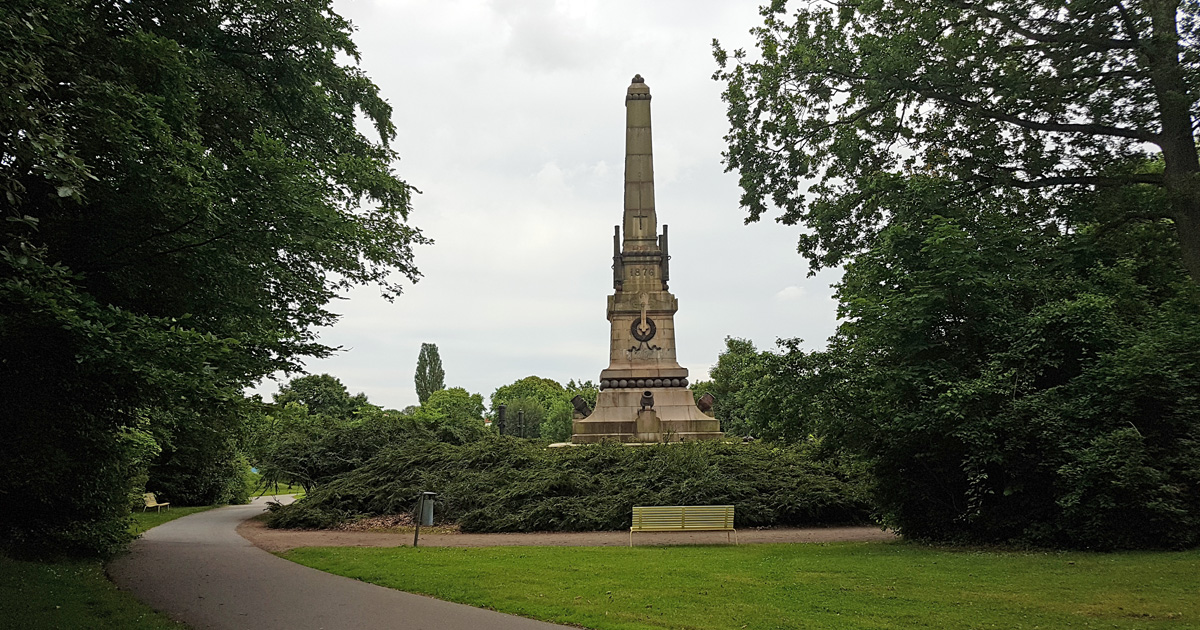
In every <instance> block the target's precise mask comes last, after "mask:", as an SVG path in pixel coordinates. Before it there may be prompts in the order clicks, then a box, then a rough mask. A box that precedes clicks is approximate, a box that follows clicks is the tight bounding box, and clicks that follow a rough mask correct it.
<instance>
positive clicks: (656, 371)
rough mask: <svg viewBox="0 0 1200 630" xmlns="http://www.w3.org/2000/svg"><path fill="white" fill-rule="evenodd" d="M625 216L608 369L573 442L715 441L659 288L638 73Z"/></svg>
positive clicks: (659, 244)
mask: <svg viewBox="0 0 1200 630" xmlns="http://www.w3.org/2000/svg"><path fill="white" fill-rule="evenodd" d="M625 119H626V129H625V215H624V221H623V225H619V226H617V227H616V233H615V234H614V236H613V289H614V292H613V294H612V295H610V296H609V297H608V321H609V323H610V324H611V325H612V334H611V335H610V338H609V364H608V369H606V370H603V371H601V372H600V394H599V396H598V397H597V398H596V409H595V410H593V411H592V412H591V414H590V415H586V416H584V417H579V416H583V415H584V414H577V416H576V419H575V420H574V421H573V423H572V436H571V441H572V442H574V443H576V444H582V443H592V442H603V441H618V442H675V441H683V440H715V439H718V438H721V437H723V434H722V433H721V426H720V423H719V422H718V421H717V419H716V418H713V417H712V416H709V415H707V414H705V413H704V412H703V411H700V409H699V408H698V407H697V406H696V403H695V401H694V399H693V397H692V392H691V390H689V389H688V387H687V386H688V379H687V376H688V371H687V369H686V368H683V367H680V365H679V363H678V362H677V361H676V359H675V312H676V311H677V310H679V303H678V301H677V300H676V299H675V296H674V295H671V293H670V291H668V290H667V281H668V280H669V279H670V278H669V267H668V262H669V260H670V256H668V254H667V226H665V225H664V226H663V231H662V234H661V235H659V234H658V216H657V214H656V213H655V209H654V154H653V151H652V144H651V140H650V88H649V87H647V86H646V83H645V81H643V80H642V77H641V75H637V76H635V77H633V83H632V84H631V85H630V86H629V90H628V91H627V93H626V96H625Z"/></svg>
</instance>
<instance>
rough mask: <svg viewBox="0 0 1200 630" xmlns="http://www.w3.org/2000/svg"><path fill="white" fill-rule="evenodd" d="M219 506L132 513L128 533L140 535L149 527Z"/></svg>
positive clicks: (173, 508)
mask: <svg viewBox="0 0 1200 630" xmlns="http://www.w3.org/2000/svg"><path fill="white" fill-rule="evenodd" d="M216 507H221V506H219V505H200V506H196V507H172V508H171V509H170V510H167V509H163V510H162V511H160V512H155V511H153V510H147V511H145V512H134V513H133V523H132V524H130V526H129V532H130V533H131V534H134V535H141V534H142V533H143V532H145V531H146V530H148V529H150V528H151V527H158V526H159V525H162V524H163V523H166V522H168V521H173V520H175V519H177V518H183V517H185V516H187V515H188V514H195V513H196V512H203V511H205V510H211V509H213V508H216Z"/></svg>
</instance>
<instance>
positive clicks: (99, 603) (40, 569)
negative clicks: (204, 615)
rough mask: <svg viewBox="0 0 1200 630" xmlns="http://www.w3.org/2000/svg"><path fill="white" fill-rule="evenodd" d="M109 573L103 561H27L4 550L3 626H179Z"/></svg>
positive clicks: (0, 564) (0, 571)
mask: <svg viewBox="0 0 1200 630" xmlns="http://www.w3.org/2000/svg"><path fill="white" fill-rule="evenodd" d="M183 627H184V626H183V625H181V624H177V623H175V622H173V621H171V620H170V619H168V618H167V617H166V615H161V614H159V613H156V612H154V611H153V610H151V609H150V608H149V607H148V606H146V605H145V604H142V603H141V602H139V601H137V600H136V599H134V598H133V596H132V595H130V594H129V593H126V592H123V591H118V590H117V587H116V586H114V585H113V583H112V582H109V581H108V578H106V577H105V576H104V570H103V569H102V568H101V566H100V561H99V560H65V561H59V562H25V561H22V560H13V559H12V558H8V557H6V556H3V555H0V628H30V629H33V628H37V629H39V630H41V629H58V628H61V629H62V630H77V629H80V628H87V629H89V630H92V629H95V630H103V629H107V628H112V629H113V630H126V629H128V630H158V629H166V628H170V629H172V630H179V629H180V628H183Z"/></svg>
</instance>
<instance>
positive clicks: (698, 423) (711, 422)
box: [571, 387, 724, 444]
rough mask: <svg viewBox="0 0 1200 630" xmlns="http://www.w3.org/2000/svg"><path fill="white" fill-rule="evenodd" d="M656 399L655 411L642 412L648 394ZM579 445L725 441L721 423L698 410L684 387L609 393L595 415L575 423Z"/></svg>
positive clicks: (602, 396) (602, 394)
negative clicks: (644, 398) (644, 396)
mask: <svg viewBox="0 0 1200 630" xmlns="http://www.w3.org/2000/svg"><path fill="white" fill-rule="evenodd" d="M647 391H648V392H650V393H651V395H653V396H654V408H653V409H648V410H646V411H642V410H641V398H642V394H643V393H644V392H647ZM571 428H572V432H573V433H574V435H573V436H572V437H571V441H572V442H575V443H576V444H587V443H594V442H603V441H611V442H685V441H689V440H715V439H718V438H720V437H723V436H724V434H723V433H721V426H720V422H718V421H717V419H716V418H713V417H712V416H709V415H706V414H705V413H704V412H702V411H700V409H699V408H698V407H696V403H695V402H694V400H693V397H692V392H691V390H689V389H687V388H684V387H654V388H650V389H646V390H638V389H606V390H604V391H602V392H600V396H599V397H597V399H596V410H595V411H593V412H592V415H590V416H588V417H587V418H584V419H582V420H575V421H574V422H573V423H572V427H571Z"/></svg>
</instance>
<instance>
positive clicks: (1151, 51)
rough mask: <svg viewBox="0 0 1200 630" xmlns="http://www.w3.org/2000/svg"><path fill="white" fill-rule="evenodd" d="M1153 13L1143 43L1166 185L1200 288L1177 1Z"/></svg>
mask: <svg viewBox="0 0 1200 630" xmlns="http://www.w3.org/2000/svg"><path fill="white" fill-rule="evenodd" d="M1147 5H1148V7H1149V9H1150V19H1151V25H1152V26H1151V33H1150V38H1149V41H1143V42H1142V43H1141V51H1140V52H1141V53H1142V54H1143V55H1145V59H1146V61H1147V63H1148V66H1149V70H1150V81H1151V83H1152V84H1153V85H1154V94H1155V97H1156V98H1157V99H1158V107H1159V110H1158V111H1159V123H1160V125H1161V130H1160V132H1159V139H1158V146H1159V148H1160V149H1162V155H1163V165H1164V166H1163V183H1164V186H1165V187H1166V190H1167V196H1168V199H1169V200H1170V201H1169V202H1170V204H1171V215H1172V216H1173V217H1174V219H1175V229H1176V230H1177V232H1178V234H1179V245H1180V247H1181V248H1182V250H1183V266H1184V268H1185V269H1187V272H1188V274H1189V275H1191V277H1192V281H1193V282H1200V156H1198V155H1197V152H1196V140H1195V137H1194V136H1193V135H1192V113H1191V108H1192V104H1193V102H1194V98H1193V97H1192V96H1191V95H1189V94H1188V88H1187V82H1186V81H1185V79H1184V76H1185V73H1184V68H1183V66H1182V65H1181V64H1180V63H1179V27H1178V23H1177V21H1176V13H1177V11H1178V8H1179V2H1178V0H1158V1H1157V2H1149V3H1147Z"/></svg>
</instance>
